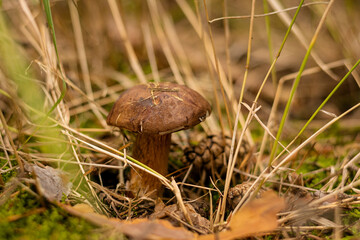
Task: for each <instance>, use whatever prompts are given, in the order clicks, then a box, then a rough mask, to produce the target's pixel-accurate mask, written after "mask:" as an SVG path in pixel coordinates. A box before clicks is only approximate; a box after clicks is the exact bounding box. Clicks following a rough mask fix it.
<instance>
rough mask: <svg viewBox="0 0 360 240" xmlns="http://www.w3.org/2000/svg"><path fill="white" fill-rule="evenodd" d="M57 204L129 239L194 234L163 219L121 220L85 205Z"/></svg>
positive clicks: (185, 239)
mask: <svg viewBox="0 0 360 240" xmlns="http://www.w3.org/2000/svg"><path fill="white" fill-rule="evenodd" d="M58 205H59V206H60V207H61V208H63V209H64V210H66V211H67V212H69V213H70V214H72V215H75V216H78V217H81V218H84V219H86V220H88V221H89V222H91V223H93V224H95V225H97V226H101V227H110V228H112V230H116V231H119V232H121V233H123V234H125V235H127V236H128V237H130V238H131V239H137V240H141V239H156V240H160V239H178V240H190V239H195V234H193V233H191V232H189V231H187V230H185V229H184V228H180V227H174V226H172V225H171V223H169V222H168V221H165V220H148V219H136V220H134V221H122V220H120V219H117V218H107V217H106V216H104V215H101V214H98V213H95V212H92V211H91V209H90V208H89V207H87V206H83V205H81V206H74V207H72V206H69V205H64V204H60V203H59V204H58Z"/></svg>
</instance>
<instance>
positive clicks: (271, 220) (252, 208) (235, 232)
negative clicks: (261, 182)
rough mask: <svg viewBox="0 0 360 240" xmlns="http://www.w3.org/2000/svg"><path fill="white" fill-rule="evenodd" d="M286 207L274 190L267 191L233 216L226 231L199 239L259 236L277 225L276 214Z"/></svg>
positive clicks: (226, 239)
mask: <svg viewBox="0 0 360 240" xmlns="http://www.w3.org/2000/svg"><path fill="white" fill-rule="evenodd" d="M284 207H285V202H284V200H283V199H282V198H280V197H278V196H277V194H276V193H275V192H273V191H267V192H265V193H263V194H262V197H261V198H259V199H255V200H253V201H251V202H249V203H248V204H247V205H246V206H244V207H243V208H241V209H240V210H239V211H238V212H237V213H235V214H234V216H232V218H231V220H230V223H229V226H228V227H229V229H228V230H227V231H224V232H220V233H217V234H216V236H215V235H214V234H211V235H205V236H199V237H198V239H199V240H210V239H221V240H228V239H236V238H243V237H249V236H258V235H261V234H264V233H266V232H269V231H272V230H274V229H275V228H276V227H277V225H278V224H277V218H276V214H277V213H278V212H279V211H280V210H281V209H283V208H284Z"/></svg>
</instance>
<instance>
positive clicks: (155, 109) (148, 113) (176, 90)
mask: <svg viewBox="0 0 360 240" xmlns="http://www.w3.org/2000/svg"><path fill="white" fill-rule="evenodd" d="M210 113H211V107H210V104H209V103H208V102H207V101H206V100H205V99H204V98H203V97H202V96H201V95H200V94H199V93H197V92H195V91H194V90H192V89H190V88H188V87H186V86H183V85H178V84H175V83H149V84H146V85H145V84H143V85H137V86H135V87H132V88H130V89H128V90H126V91H125V92H123V93H122V94H121V95H120V97H119V98H118V100H117V101H116V102H115V104H114V106H113V108H112V109H111V111H110V113H109V115H108V117H107V120H106V122H107V124H108V125H112V126H116V127H119V128H124V129H127V130H129V131H133V132H140V133H148V134H167V133H171V132H176V131H179V130H183V129H187V128H190V127H192V126H195V125H197V124H199V123H200V122H202V121H203V120H204V119H205V118H206V117H207V116H208V115H209V114H210Z"/></svg>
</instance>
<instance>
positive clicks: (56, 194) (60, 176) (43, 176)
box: [25, 164, 72, 201]
mask: <svg viewBox="0 0 360 240" xmlns="http://www.w3.org/2000/svg"><path fill="white" fill-rule="evenodd" d="M25 169H26V170H27V171H29V172H32V173H34V174H35V175H36V179H37V182H38V187H39V191H40V192H41V194H42V195H43V196H44V197H45V198H47V199H48V200H49V201H54V200H55V201H60V200H61V198H62V196H63V194H65V195H66V196H67V195H68V194H69V193H70V190H71V186H72V183H71V182H70V181H69V180H68V178H67V176H66V173H64V172H62V171H61V170H59V169H55V168H52V167H50V166H46V167H45V168H42V167H39V166H37V165H35V164H26V165H25Z"/></svg>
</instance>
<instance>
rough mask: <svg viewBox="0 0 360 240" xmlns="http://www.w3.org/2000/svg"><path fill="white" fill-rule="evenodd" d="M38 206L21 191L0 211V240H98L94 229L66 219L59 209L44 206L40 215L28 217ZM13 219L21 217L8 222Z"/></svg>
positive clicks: (70, 217)
mask: <svg viewBox="0 0 360 240" xmlns="http://www.w3.org/2000/svg"><path fill="white" fill-rule="evenodd" d="M41 207H42V206H41V204H40V202H39V201H38V200H37V199H36V198H35V197H33V196H32V195H30V194H28V193H27V192H23V191H21V192H20V193H19V194H18V195H17V196H16V197H14V198H10V199H9V200H8V201H7V202H6V203H5V204H4V205H3V206H2V207H1V209H0V239H98V238H99V237H100V235H99V234H97V233H94V232H93V230H94V229H95V226H93V225H92V224H90V223H88V222H86V221H85V220H83V219H80V218H77V217H73V216H70V215H68V214H67V213H66V212H64V211H63V210H62V209H60V208H57V207H54V206H47V207H46V208H45V210H44V211H42V212H40V213H35V212H34V214H31V215H29V216H26V214H27V213H31V212H32V211H34V210H36V209H40V208H41ZM13 216H22V217H20V218H19V219H18V220H12V221H9V220H10V219H11V217H13Z"/></svg>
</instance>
